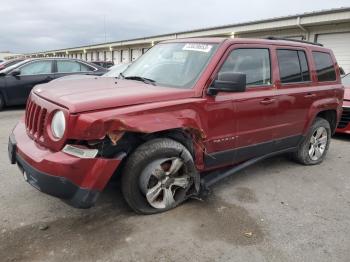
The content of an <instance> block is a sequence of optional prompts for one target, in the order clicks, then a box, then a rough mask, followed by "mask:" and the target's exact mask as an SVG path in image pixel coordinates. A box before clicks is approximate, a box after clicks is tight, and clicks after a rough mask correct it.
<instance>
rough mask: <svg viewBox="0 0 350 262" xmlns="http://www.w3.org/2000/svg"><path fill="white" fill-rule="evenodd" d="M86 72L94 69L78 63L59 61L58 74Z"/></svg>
mask: <svg viewBox="0 0 350 262" xmlns="http://www.w3.org/2000/svg"><path fill="white" fill-rule="evenodd" d="M86 71H92V69H91V68H89V67H88V66H86V65H84V64H81V63H79V62H76V61H68V60H67V61H65V60H63V61H57V72H58V73H76V72H86Z"/></svg>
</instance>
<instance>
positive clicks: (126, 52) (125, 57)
mask: <svg viewBox="0 0 350 262" xmlns="http://www.w3.org/2000/svg"><path fill="white" fill-rule="evenodd" d="M122 63H129V50H128V49H124V50H122Z"/></svg>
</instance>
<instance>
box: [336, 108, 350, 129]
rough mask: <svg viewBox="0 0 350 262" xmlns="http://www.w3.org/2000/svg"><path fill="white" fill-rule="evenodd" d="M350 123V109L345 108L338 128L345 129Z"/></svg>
mask: <svg viewBox="0 0 350 262" xmlns="http://www.w3.org/2000/svg"><path fill="white" fill-rule="evenodd" d="M349 123H350V107H343V114H342V116H341V119H340V122H339V125H338V128H345V127H346V126H347V125H348V124H349Z"/></svg>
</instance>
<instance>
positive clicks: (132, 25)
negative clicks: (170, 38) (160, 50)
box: [0, 0, 350, 53]
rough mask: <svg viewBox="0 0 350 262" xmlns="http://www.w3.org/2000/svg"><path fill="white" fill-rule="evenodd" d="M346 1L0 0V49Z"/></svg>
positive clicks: (347, 2) (52, 45) (98, 39)
mask: <svg viewBox="0 0 350 262" xmlns="http://www.w3.org/2000/svg"><path fill="white" fill-rule="evenodd" d="M339 7H350V0H293V1H291V0H287V1H286V0H265V1H264V0H260V1H259V0H249V1H235V0H201V1H200V0H172V1H165V0H163V1H162V0H148V1H145V0H143V1H142V0H99V1H96V0H94V1H92V0H59V1H57V0H1V3H0V52H1V51H11V52H14V53H30V52H36V51H46V50H55V49H61V48H68V47H75V46H81V45H89V44H96V43H102V42H105V41H107V42H110V41H118V40H126V39H131V38H138V37H146V36H152V35H158V34H166V33H175V32H178V31H184V30H192V29H199V28H205V27H211V26H220V25H226V24H234V23H240V22H247V21H254V20H260V19H268V18H272V17H280V16H286V15H294V14H301V13H304V12H312V11H320V10H324V9H332V8H339Z"/></svg>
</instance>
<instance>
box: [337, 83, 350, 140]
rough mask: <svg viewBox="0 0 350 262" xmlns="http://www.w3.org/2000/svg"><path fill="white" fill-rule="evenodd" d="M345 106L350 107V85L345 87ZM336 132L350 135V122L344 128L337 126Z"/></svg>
mask: <svg viewBox="0 0 350 262" xmlns="http://www.w3.org/2000/svg"><path fill="white" fill-rule="evenodd" d="M343 107H347V108H350V86H347V87H346V88H345V93H344V101H343ZM336 132H337V133H344V134H349V135H350V123H349V124H348V125H347V126H345V127H344V128H337V130H336Z"/></svg>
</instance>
